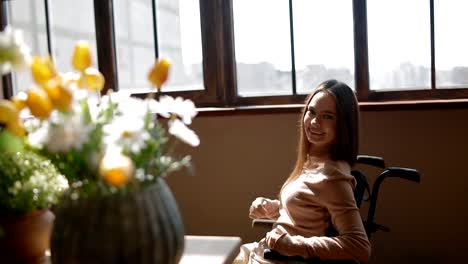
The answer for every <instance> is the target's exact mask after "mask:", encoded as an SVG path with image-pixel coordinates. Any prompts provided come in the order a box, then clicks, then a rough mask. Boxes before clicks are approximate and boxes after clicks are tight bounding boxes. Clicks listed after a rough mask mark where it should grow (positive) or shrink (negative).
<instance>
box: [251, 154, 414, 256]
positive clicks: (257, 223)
mask: <svg viewBox="0 0 468 264" xmlns="http://www.w3.org/2000/svg"><path fill="white" fill-rule="evenodd" d="M356 164H362V165H368V166H371V167H376V168H379V169H382V170H383V171H382V172H381V173H380V174H379V175H378V176H377V178H376V179H375V181H374V184H373V185H372V188H370V185H369V182H368V181H367V177H366V175H365V174H364V173H362V172H361V171H359V170H352V171H351V174H352V175H353V176H354V178H355V179H356V183H357V184H356V188H355V189H354V199H355V200H356V205H357V207H358V208H361V205H362V202H368V203H369V207H368V212H367V218H366V219H363V225H364V229H365V231H366V234H367V237H368V238H369V240H370V239H371V236H372V234H374V233H375V232H377V231H384V232H389V231H390V229H389V228H388V227H386V226H384V225H381V224H377V223H376V222H375V221H374V217H375V210H376V207H377V198H378V195H379V190H380V186H381V185H382V183H383V181H384V180H385V179H387V178H401V179H405V180H408V181H412V182H416V183H420V181H421V177H420V174H419V172H418V171H417V170H415V169H411V168H402V167H389V168H387V167H386V166H385V161H384V159H383V158H381V157H377V156H367V155H359V156H358V157H357V161H356ZM274 223H275V220H271V219H254V220H253V221H252V227H263V228H269V229H271V228H272V227H273V224H274ZM336 235H338V232H337V231H336V230H335V229H334V228H333V226H332V225H330V229H329V230H327V236H330V237H332V236H336ZM263 257H264V258H265V259H270V260H283V261H288V260H290V261H300V262H304V263H308V264H319V263H320V264H326V263H329V264H332V263H336V264H348V263H349V264H351V263H356V264H358V263H359V262H357V261H354V260H339V261H338V260H333V261H331V260H328V261H324V260H320V259H317V258H313V259H305V258H303V257H301V256H284V255H281V254H280V253H278V252H276V251H274V250H271V249H266V250H265V251H264V252H263Z"/></svg>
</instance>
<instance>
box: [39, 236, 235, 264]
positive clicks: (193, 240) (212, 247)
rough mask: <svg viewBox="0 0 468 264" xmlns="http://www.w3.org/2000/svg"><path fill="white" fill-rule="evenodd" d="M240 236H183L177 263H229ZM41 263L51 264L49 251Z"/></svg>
mask: <svg viewBox="0 0 468 264" xmlns="http://www.w3.org/2000/svg"><path fill="white" fill-rule="evenodd" d="M240 245H241V239H240V237H228V236H185V247H184V254H183V255H182V259H181V260H180V262H179V264H199V263H203V264H231V263H232V261H233V260H234V258H235V257H236V256H237V254H238V253H239V247H240ZM46 255H47V257H46V258H45V260H44V262H42V264H51V262H50V252H47V253H46Z"/></svg>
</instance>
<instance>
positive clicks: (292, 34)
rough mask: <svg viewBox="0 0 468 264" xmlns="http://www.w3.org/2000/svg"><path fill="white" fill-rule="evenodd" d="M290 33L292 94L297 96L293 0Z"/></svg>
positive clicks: (290, 11)
mask: <svg viewBox="0 0 468 264" xmlns="http://www.w3.org/2000/svg"><path fill="white" fill-rule="evenodd" d="M289 33H290V38H291V79H292V94H293V95H296V94H297V91H296V60H295V54H294V17H293V6H292V0H289Z"/></svg>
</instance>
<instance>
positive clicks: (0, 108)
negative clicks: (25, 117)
mask: <svg viewBox="0 0 468 264" xmlns="http://www.w3.org/2000/svg"><path fill="white" fill-rule="evenodd" d="M18 117H19V111H18V109H17V108H16V106H15V104H14V103H12V102H11V101H8V100H5V99H0V123H2V124H7V123H10V122H13V121H15V120H16V119H18Z"/></svg>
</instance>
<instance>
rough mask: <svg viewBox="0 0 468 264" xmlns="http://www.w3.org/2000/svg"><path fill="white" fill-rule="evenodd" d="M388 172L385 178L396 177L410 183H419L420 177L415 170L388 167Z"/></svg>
mask: <svg viewBox="0 0 468 264" xmlns="http://www.w3.org/2000/svg"><path fill="white" fill-rule="evenodd" d="M387 170H388V176H387V177H398V178H402V179H405V180H409V181H412V182H417V183H420V182H421V176H420V175H419V172H418V171H417V170H415V169H409V168H401V167H390V168H388V169H387Z"/></svg>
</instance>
